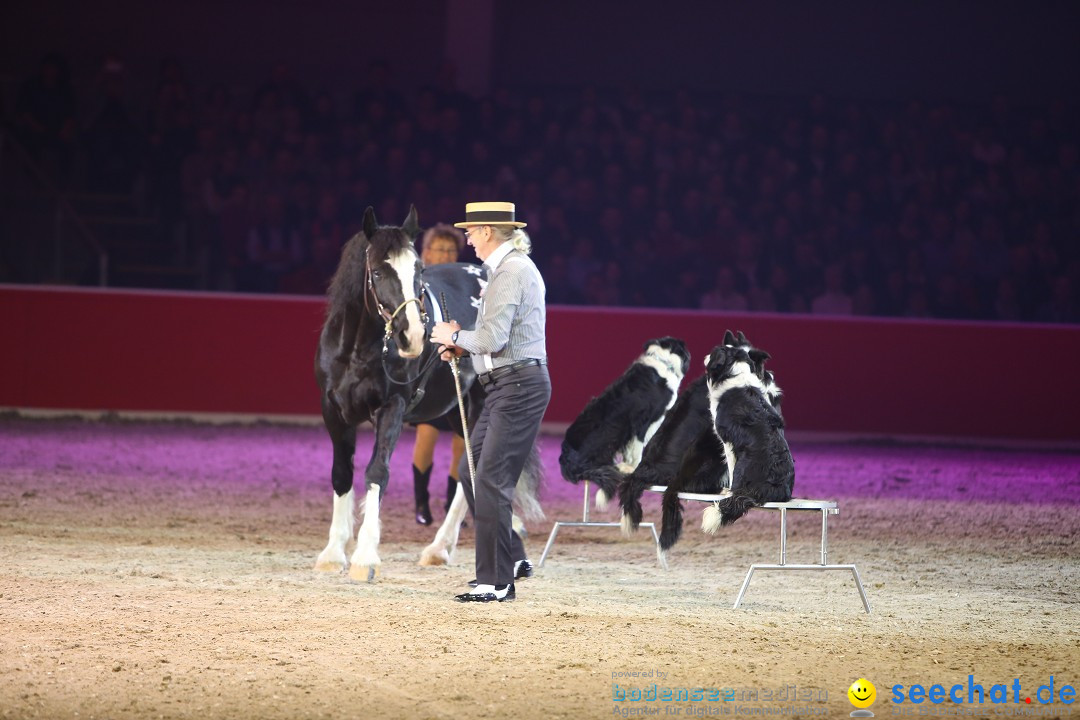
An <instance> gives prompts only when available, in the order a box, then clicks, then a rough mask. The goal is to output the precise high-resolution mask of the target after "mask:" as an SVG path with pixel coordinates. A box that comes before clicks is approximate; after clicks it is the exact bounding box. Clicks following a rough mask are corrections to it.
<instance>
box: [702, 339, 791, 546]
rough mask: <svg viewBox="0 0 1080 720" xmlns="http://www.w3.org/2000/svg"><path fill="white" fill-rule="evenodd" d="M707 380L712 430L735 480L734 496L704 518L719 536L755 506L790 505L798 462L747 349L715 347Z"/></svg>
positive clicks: (706, 525) (707, 529)
mask: <svg viewBox="0 0 1080 720" xmlns="http://www.w3.org/2000/svg"><path fill="white" fill-rule="evenodd" d="M705 376H706V384H707V386H708V388H709V412H710V413H711V414H712V417H713V428H714V430H715V431H716V436H717V437H718V438H719V440H720V442H721V444H722V446H723V452H724V460H725V462H726V464H727V467H728V472H729V474H730V476H731V495H730V496H729V497H726V498H724V499H723V500H720V501H719V502H717V503H715V504H713V505H711V506H709V507H708V508H706V509H705V513H704V514H703V516H702V520H701V529H702V530H704V531H705V532H709V533H715V532H716V531H717V530H718V529H719V528H720V526H721V525H730V524H731V523H733V522H735V521H736V520H738V519H739V518H740V517H742V516H743V515H744V514H745V513H746V511H747V510H749V509H750V508H752V507H755V506H757V505H761V504H763V503H767V502H787V501H788V500H790V499H791V491H792V488H793V487H794V485H795V460H794V459H793V458H792V457H791V450H790V449H789V448H788V444H787V440H786V439H785V437H784V419H783V417H781V415H780V413H779V412H777V410H776V408H774V407H773V405H772V404H771V403H770V402H769V397H768V389H767V388H766V386H765V383H764V382H763V381H762V378H761V377H760V376H759V375H758V374H757V373H756V372H755V371H754V367H753V362H752V361H751V359H750V355H749V353H748V352H747V350H746V348H744V347H727V346H723V345H721V346H719V347H717V348H715V349H714V350H713V351H712V354H710V355H709V360H708V364H707V365H706V370H705ZM777 397H779V393H777Z"/></svg>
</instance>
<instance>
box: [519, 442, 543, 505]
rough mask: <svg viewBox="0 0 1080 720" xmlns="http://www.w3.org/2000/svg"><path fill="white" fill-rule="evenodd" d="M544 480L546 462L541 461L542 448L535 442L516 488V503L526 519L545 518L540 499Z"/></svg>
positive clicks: (526, 458)
mask: <svg viewBox="0 0 1080 720" xmlns="http://www.w3.org/2000/svg"><path fill="white" fill-rule="evenodd" d="M543 480H544V464H543V463H542V462H541V461H540V448H539V447H537V445H536V443H533V446H532V448H531V449H530V450H529V454H528V455H527V456H526V457H525V467H524V468H522V469H521V474H520V475H518V480H517V487H516V488H515V490H514V504H515V505H517V509H518V512H519V513H520V515H521V516H522V517H523V518H525V519H526V520H543V519H544V510H543V508H541V507H540V500H539V499H538V496H539V491H540V485H541V484H542V483H543Z"/></svg>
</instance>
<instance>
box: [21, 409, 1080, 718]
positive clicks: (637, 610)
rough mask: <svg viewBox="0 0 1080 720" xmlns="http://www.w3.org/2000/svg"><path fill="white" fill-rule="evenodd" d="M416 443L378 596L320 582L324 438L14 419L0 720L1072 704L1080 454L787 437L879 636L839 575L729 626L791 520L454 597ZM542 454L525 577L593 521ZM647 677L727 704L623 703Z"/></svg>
mask: <svg viewBox="0 0 1080 720" xmlns="http://www.w3.org/2000/svg"><path fill="white" fill-rule="evenodd" d="M370 442H371V436H370V434H367V435H365V436H364V438H363V440H362V446H363V447H362V449H361V450H360V452H358V457H359V458H361V465H362V464H363V462H366V459H367V456H368V452H369V450H368V448H369V447H370ZM411 443H412V435H411V434H410V433H405V434H403V435H402V442H401V446H400V447H401V448H404V450H402V451H399V452H398V453H397V457H396V459H395V462H394V465H393V476H392V479H391V486H390V491H389V494H388V497H387V499H386V502H385V504H384V511H383V545H382V558H383V562H384V565H383V569H382V575H381V578H380V580H379V581H378V582H377V583H375V584H367V583H354V582H352V581H350V580H349V579H348V578H347V577H346V576H344V575H324V574H319V573H315V572H314V571H313V570H312V565H313V563H314V561H315V557H316V555H317V554H318V552H319V551H320V550H321V548H322V547H323V545H324V544H325V541H326V532H327V530H328V527H329V521H330V511H331V491H330V487H329V480H328V477H329V456H330V446H329V443H328V442H327V440H326V438H325V435H324V433H323V431H322V429H321V428H314V427H282V426H227V427H215V426H207V425H191V424H180V423H117V422H113V423H108V422H80V421H74V420H50V421H40V420H26V419H19V418H12V417H7V418H3V419H0V628H2V631H0V717H3V718H29V717H41V718H76V717H77V718H307V717H316V718H382V717H398V718H457V717H477V718H479V717H509V718H558V717H608V716H612V715H614V714H626V713H627V712H628V711H637V712H641V711H654V710H655V711H656V712H657V713H658V714H659V715H667V716H671V715H679V716H683V717H686V716H694V715H704V714H729V715H732V714H749V713H751V712H756V713H757V714H789V715H794V714H799V715H808V716H819V717H820V716H825V717H846V716H847V715H848V713H849V712H850V711H851V710H852V709H853V708H852V706H851V705H850V703H849V702H848V699H847V694H846V691H847V688H848V686H849V684H851V683H852V681H854V680H855V679H857V678H859V677H865V678H867V679H869V680H870V681H871V682H873V683H874V684H875V685H876V686H877V691H878V698H879V699H878V701H877V703H876V704H875V705H874V706H873V708H872V709H873V710H874V711H875V712H876V714H877V716H878V717H882V716H893V715H895V714H896V713H897V712H899V711H900V710H905V711H908V712H914V711H916V710H918V709H920V708H922V709H926V708H930V709H931V710H935V711H938V712H943V711H944V710H946V709H948V710H951V711H952V712H953V713H955V712H956V711H957V709H960V710H963V709H965V708H966V709H968V710H969V711H970V710H972V709H973V708H974V709H975V710H979V709H980V708H978V707H977V706H972V705H964V706H954V705H950V704H948V703H947V704H945V705H941V706H928V705H925V704H924V705H921V706H913V705H911V704H910V703H908V704H906V705H904V706H896V705H893V704H891V703H890V702H889V698H890V696H891V691H890V688H891V687H892V686H894V685H897V684H903V685H905V686H909V685H911V684H914V683H921V684H923V685H924V686H927V687H929V686H930V685H933V684H935V683H940V684H942V685H944V686H945V687H946V688H948V687H949V686H951V685H953V684H956V683H963V684H964V685H965V688H966V684H967V682H968V675H969V674H972V675H974V681H975V682H977V683H980V684H981V685H983V686H984V687H985V688H986V689H987V690H988V691H989V689H990V686H991V685H993V684H995V683H1002V684H1008V685H1009V686H1010V688H1011V687H1012V685H1011V684H1012V682H1013V679H1019V680H1020V682H1021V685H1022V688H1023V690H1022V695H1021V702H1020V704H1019V705H1015V704H1010V705H1008V706H990V705H989V704H987V706H985V708H983V709H984V711H995V712H996V713H997V714H998V715H1000V714H1001V712H1002V711H1008V713H1009V714H1019V713H1022V712H1029V711H1031V710H1032V709H1036V708H1039V705H1038V703H1034V704H1032V705H1027V704H1025V703H1024V702H1023V698H1024V697H1032V699H1033V700H1034V699H1035V691H1036V689H1037V687H1038V686H1040V685H1043V684H1048V683H1049V682H1050V676H1051V675H1053V676H1054V678H1055V683H1056V691H1057V692H1060V689H1061V687H1062V686H1063V685H1066V684H1068V685H1072V686H1073V687H1076V686H1077V685H1078V682H1077V680H1080V677H1078V672H1077V666H1078V660H1080V606H1078V600H1080V594H1078V591H1077V587H1078V586H1080V553H1078V552H1077V550H1078V535H1077V530H1078V528H1080V513H1078V512H1077V509H1078V504H1080V502H1078V498H1080V456H1078V455H1074V454H1068V453H1054V452H1017V451H996V450H988V449H970V448H942V447H928V446H918V445H859V444H852V445H829V444H813V443H795V444H793V452H794V454H795V457H796V462H797V471H798V480H797V482H796V495H799V496H806V497H835V498H838V499H839V500H840V501H841V514H840V515H839V516H838V517H835V518H833V519H832V521H831V522H830V550H831V553H830V560H832V561H834V562H841V563H842V562H855V563H857V564H858V567H859V570H860V573H861V575H862V578H863V581H864V583H865V584H866V588H867V591H868V593H869V596H870V601H871V603H872V604H873V607H874V613H873V614H872V615H866V614H865V613H864V612H863V609H862V605H861V603H860V601H859V596H858V593H857V592H856V590H855V587H854V583H853V582H852V579H851V577H850V575H844V574H843V573H803V574H794V573H788V574H775V573H774V574H759V575H757V576H755V578H754V581H753V583H752V584H751V586H750V589H749V592H748V593H747V597H746V600H745V602H744V605H743V607H742V608H740V609H739V610H735V611H733V610H731V603H732V602H733V600H734V597H735V595H736V593H737V591H738V588H739V585H740V583H741V582H742V578H743V576H744V575H745V572H746V568H747V566H748V565H749V564H750V563H751V562H755V561H761V562H775V559H774V558H775V555H776V548H777V541H776V536H777V528H778V516H777V515H776V514H775V513H770V512H765V511H756V512H753V513H751V515H750V516H748V517H747V518H744V519H743V520H740V521H739V522H738V523H737V524H736V525H734V526H733V527H731V528H727V529H725V530H723V531H721V533H720V535H719V536H717V537H706V536H703V535H702V534H701V533H700V532H698V531H697V529H696V526H697V523H698V521H699V518H700V509H699V508H693V509H691V510H690V511H689V512H688V519H687V527H688V531H687V533H686V535H685V536H684V539H683V540H682V542H681V543H680V544H679V545H677V546H676V547H675V548H674V550H673V552H672V554H671V568H670V570H668V571H664V570H661V569H660V568H659V567H658V566H657V564H656V561H655V554H654V551H653V548H652V546H651V543H650V542H649V541H648V536H647V535H646V534H645V533H644V532H642V533H641V534H640V536H639V537H638V538H637V539H634V540H629V541H628V540H624V539H622V538H621V536H620V535H619V534H618V532H617V531H616V530H609V529H589V530H582V529H567V530H564V531H563V532H562V533H561V534H560V538H559V541H558V542H557V544H556V545H555V548H554V551H553V553H552V556H551V557H550V558H549V560H548V562H547V564H546V566H545V567H544V568H542V569H540V570H538V572H537V573H536V575H535V576H534V577H533V578H531V579H529V580H525V581H521V582H520V583H519V584H518V600H517V601H516V602H514V603H504V604H493V605H480V606H472V605H469V606H463V605H459V604H457V603H454V602H452V601H451V596H452V595H453V594H454V593H457V592H462V591H464V589H465V585H464V583H465V581H467V580H468V579H469V578H471V577H472V575H473V573H472V567H471V566H472V533H471V530H469V529H466V530H464V531H463V536H462V545H461V547H460V548H459V551H458V554H457V557H456V562H455V564H454V565H452V566H450V567H443V568H421V567H418V566H417V564H416V561H417V558H418V557H419V553H420V550H421V549H422V548H423V546H424V545H426V544H427V543H428V542H429V541H430V539H431V538H432V536H433V534H434V530H433V529H428V528H423V527H420V526H418V525H416V524H415V522H413V520H412V500H411V496H412V489H411V475H410V474H409V473H408V464H409V451H410V450H411ZM543 443H544V457H545V464H546V466H547V467H548V469H549V478H548V481H547V486H546V488H547V489H546V496H545V510H546V512H547V515H548V518H549V520H548V521H547V522H544V523H540V524H537V525H535V526H533V527H531V528H530V530H531V533H532V534H531V537H530V539H529V542H528V545H529V548H530V554H531V556H532V558H533V560H534V562H535V561H536V560H538V559H539V555H540V551H541V550H542V548H543V542H544V540H545V539H546V537H547V533H548V531H549V529H550V521H551V520H553V519H555V518H561V519H572V518H573V517H574V516H575V515H577V516H580V506H581V499H580V498H581V496H580V493H579V491H578V490H577V488H575V487H574V486H571V485H569V484H567V483H566V482H564V481H563V480H562V479H561V478H559V477H558V472H557V463H556V462H555V461H556V457H557V453H558V438H555V437H544V438H543ZM447 452H448V449H447V447H440V451H439V455H438V456H437V458H436V472H435V475H436V476H437V477H440V478H441V477H444V473H445V468H446V463H447V455H446V453H447ZM443 487H444V482H443V480H442V479H440V480H437V481H436V480H433V482H432V488H433V490H434V491H435V493H436V494H437V495H438V496H440V499H441V495H442V491H443ZM657 510H658V502H657V499H656V498H650V499H649V500H648V501H647V504H646V518H647V519H651V518H656V517H657V514H658V513H657ZM604 517H610V519H615V515H614V514H613V513H608V514H606V515H605V516H604ZM441 518H442V512H441V503H440V504H439V511H438V512H437V520H441ZM791 526H792V531H791V539H790V541H789V561H795V562H814V561H815V560H816V559H817V550H818V545H817V542H818V533H819V529H820V520H819V516H817V515H815V514H809V513H808V514H806V515H802V516H801V515H798V514H796V515H794V517H792V519H791ZM615 673H646V674H645V675H638V676H632V675H631V676H616V675H615ZM649 673H651V675H650V674H649ZM654 683H655V684H656V686H657V687H659V688H661V689H662V688H665V687H667V688H673V689H678V688H696V687H707V688H708V687H712V688H731V689H732V690H734V692H735V699H734V701H730V702H724V701H723V700H722V699H721V700H720V701H701V702H674V701H673V702H666V703H662V702H631V701H623V702H617V701H615V700H614V699H613V695H614V693H616V692H618V691H623V692H630V693H633V691H634V690H635V689H636V690H639V691H640V690H642V689H644V690H645V691H646V692H648V691H649V689H650V687H651V686H652V685H653V684H654ZM616 685H617V687H616ZM753 690H757V691H758V699H757V700H753V699H748V698H752V696H751V695H750V694H749V693H750V692H751V691H753ZM766 691H771V692H772V693H774V694H773V695H772V697H771V698H770V699H765V697H766ZM782 692H786V693H787V695H788V696H791V695H794V696H795V699H794V700H791V699H787V700H785V699H778V696H779V695H780V693H782ZM1010 692H1011V690H1010ZM964 694H965V696H966V690H965V692H964ZM808 695H812V696H813V698H812V699H810V698H807V696H808ZM722 697H723V696H722ZM821 698H823V699H821ZM1010 700H1011V697H1010ZM1049 708H1050V709H1052V710H1054V711H1055V712H1056V713H1057V714H1058V715H1059V716H1061V715H1064V714H1065V713H1066V712H1067V711H1068V710H1069V709H1071V708H1070V707H1068V706H1063V705H1061V704H1060V703H1058V704H1056V705H1053V706H1049Z"/></svg>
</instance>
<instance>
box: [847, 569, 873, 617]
mask: <svg viewBox="0 0 1080 720" xmlns="http://www.w3.org/2000/svg"><path fill="white" fill-rule="evenodd" d="M851 574H852V575H853V576H854V577H855V587H857V588H859V597H861V598H862V604H863V607H864V608H866V612H867V613H869V612H871V611H870V601H869V600H867V599H866V590H864V589H863V585H862V580H860V579H859V571H858V570H857V569H856V568H855V566H854V565H852V566H851Z"/></svg>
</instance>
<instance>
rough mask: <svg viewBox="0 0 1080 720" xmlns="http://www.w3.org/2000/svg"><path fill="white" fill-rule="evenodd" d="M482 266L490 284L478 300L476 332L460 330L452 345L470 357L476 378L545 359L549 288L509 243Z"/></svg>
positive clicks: (521, 253) (474, 330)
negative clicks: (483, 374) (526, 362)
mask: <svg viewBox="0 0 1080 720" xmlns="http://www.w3.org/2000/svg"><path fill="white" fill-rule="evenodd" d="M484 265H486V266H487V268H488V284H487V287H486V288H484V291H483V293H482V295H481V298H480V312H479V313H477V316H476V327H475V328H473V329H472V330H464V329H463V330H461V331H459V332H458V338H457V343H456V344H457V345H458V346H459V347H462V348H464V349H465V350H467V351H468V352H469V353H470V354H471V355H472V356H473V367H474V368H475V370H476V372H478V373H485V372H490V371H491V370H494V369H495V368H498V367H503V366H505V365H512V364H513V363H516V362H518V361H519V360H528V359H530V358H535V359H537V360H546V359H547V342H546V339H545V327H546V324H547V311H546V309H545V307H544V295H545V294H546V293H547V288H546V287H545V286H544V278H543V277H541V275H540V271H539V270H538V269H537V268H536V265H535V264H533V261H532V260H530V259H529V256H528V255H526V254H525V253H523V252H521V251H520V250H517V249H516V248H514V246H513V245H512V244H511V243H510V242H504V243H503V244H502V245H500V246H499V247H498V248H497V249H496V250H495V251H494V252H493V253H491V255H489V256H488V258H487V260H485V261H484Z"/></svg>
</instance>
